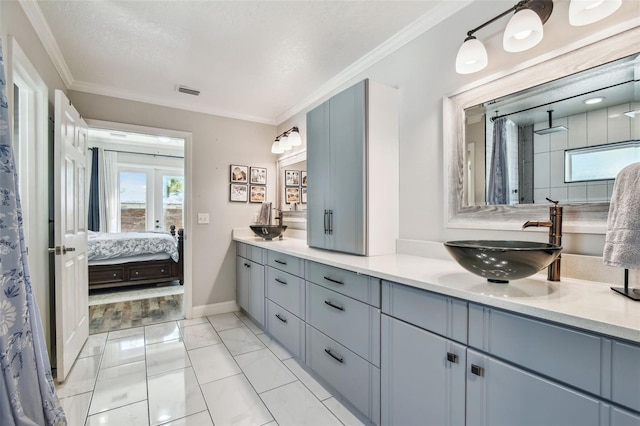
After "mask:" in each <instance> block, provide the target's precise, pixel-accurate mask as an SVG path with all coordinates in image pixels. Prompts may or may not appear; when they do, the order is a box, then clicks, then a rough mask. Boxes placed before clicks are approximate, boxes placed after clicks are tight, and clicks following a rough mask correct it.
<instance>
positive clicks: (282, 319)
mask: <svg viewBox="0 0 640 426" xmlns="http://www.w3.org/2000/svg"><path fill="white" fill-rule="evenodd" d="M276 318H278V319H279V320H280V321H282V322H285V323H286V322H287V319H286V318H282V317H281V316H280V314H276Z"/></svg>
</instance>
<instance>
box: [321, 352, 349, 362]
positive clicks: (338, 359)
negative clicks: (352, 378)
mask: <svg viewBox="0 0 640 426" xmlns="http://www.w3.org/2000/svg"><path fill="white" fill-rule="evenodd" d="M324 351H325V352H326V353H327V354H328V355H329V356H330V357H331V358H333V359H335V360H336V361H338V362H339V363H340V364H344V358H341V357H339V356H337V355H334V354H333V352H331V349H325V350H324Z"/></svg>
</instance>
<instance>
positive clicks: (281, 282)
mask: <svg viewBox="0 0 640 426" xmlns="http://www.w3.org/2000/svg"><path fill="white" fill-rule="evenodd" d="M275 280H276V282H277V283H280V284H284V285H287V282H286V281H283V280H281V279H280V278H276V279H275Z"/></svg>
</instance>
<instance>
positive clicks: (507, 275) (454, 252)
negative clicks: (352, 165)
mask: <svg viewBox="0 0 640 426" xmlns="http://www.w3.org/2000/svg"><path fill="white" fill-rule="evenodd" d="M444 246H445V248H446V249H447V251H448V252H449V254H451V256H452V257H453V258H454V259H455V260H456V261H457V262H458V263H459V264H460V265H461V266H462V267H463V268H465V269H466V270H467V271H469V272H472V273H474V274H476V275H479V276H481V277H484V278H486V279H487V280H488V281H489V282H495V283H507V282H509V280H517V279H520V278H525V277H528V276H530V275H533V274H535V273H536V272H538V271H540V270H541V269H543V268H545V267H547V266H549V264H551V262H553V261H554V260H555V259H556V258H557V257H558V256H560V252H561V251H562V247H560V246H557V245H555V244H549V243H536V242H531V241H509V240H503V241H501V240H495V241H494V240H465V241H447V242H446V243H444Z"/></svg>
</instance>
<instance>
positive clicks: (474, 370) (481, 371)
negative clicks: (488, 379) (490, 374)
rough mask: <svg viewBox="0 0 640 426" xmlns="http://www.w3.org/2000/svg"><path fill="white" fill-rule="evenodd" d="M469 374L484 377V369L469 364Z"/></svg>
mask: <svg viewBox="0 0 640 426" xmlns="http://www.w3.org/2000/svg"><path fill="white" fill-rule="evenodd" d="M471 374H475V375H476V376H480V377H484V368H482V367H480V366H479V365H475V364H471Z"/></svg>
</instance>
